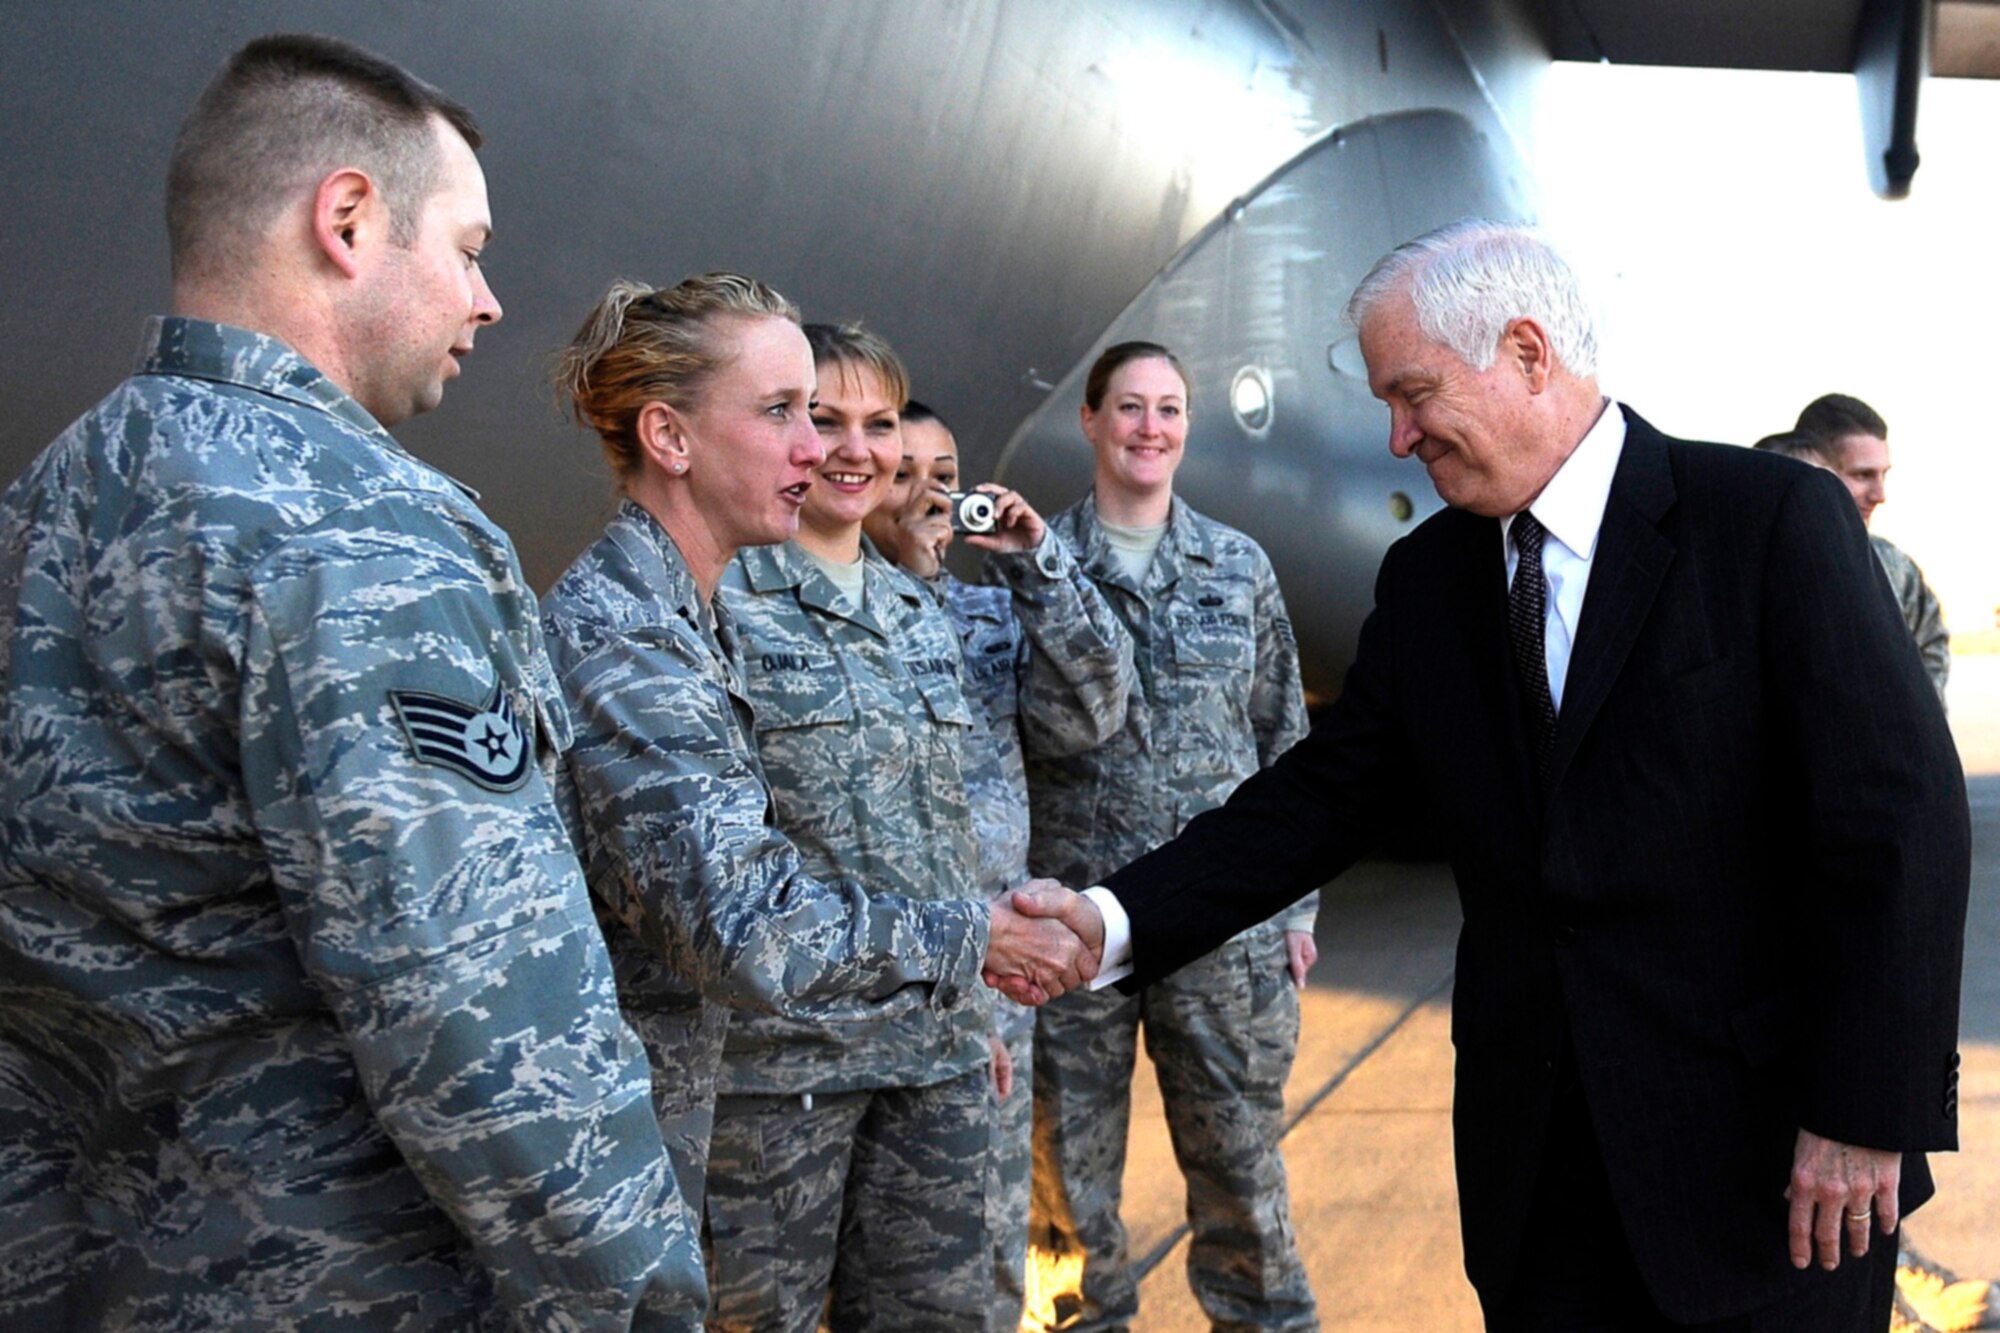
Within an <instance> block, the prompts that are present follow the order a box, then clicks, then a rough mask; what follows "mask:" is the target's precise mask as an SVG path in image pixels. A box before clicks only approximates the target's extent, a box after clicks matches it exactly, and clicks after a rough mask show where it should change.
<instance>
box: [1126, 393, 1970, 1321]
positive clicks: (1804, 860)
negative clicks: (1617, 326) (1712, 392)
mask: <svg viewBox="0 0 2000 1333" xmlns="http://www.w3.org/2000/svg"><path fill="white" fill-rule="evenodd" d="M1627 420H1628V432H1627V436H1626V441H1625V448H1624V453H1623V456H1622V457H1621V459H1620V461H1619V464H1618V470H1617V474H1616V477H1615V480H1614V482H1613V485H1612V489H1611V496H1610V501H1609V504H1608V505H1607V507H1606V511H1605V515H1604V524H1603V528H1602V530H1601V533H1600V535H1599V538H1598V547H1597V552H1596V555H1595V558H1594V561H1593V564H1592V567H1591V574H1590V584H1589V588H1588V591H1587V593H1586V597H1585V601H1584V608H1583V614H1582V618H1581V620H1580V622H1579V630H1578V637H1577V641H1576V645H1575V648H1574V651H1573V654H1572V657H1571V661H1570V665H1569V670H1568V675H1567V678H1566V687H1565V691H1564V696H1563V705H1562V711H1561V717H1560V719H1559V722H1558V726H1557V734H1556V741H1555V752H1554V759H1553V771H1552V774H1551V777H1550V781H1549V787H1548V791H1547V794H1546V797H1544V796H1543V794H1542V793H1541V792H1540V791H1539V790H1538V788H1537V784H1536V779H1535V776H1534V772H1533V767H1532V763H1531V760H1530V757H1529V749H1528V741H1527V731H1526V725H1525V722H1524V718H1523V710H1522V707H1521V704H1520V697H1519V693H1518V690H1517V687H1516V685H1515V683H1514V680H1513V669H1512V665H1511V661H1510V658H1509V654H1508V650H1507V647H1506V636H1505V624H1504V622H1505V598H1506V591H1505V586H1504V584H1505V578H1506V575H1505V561H1504V557H1503V555H1502V548H1501V540H1500V534H1499V525H1498V523H1497V522H1496V521H1495V520H1493V519H1490V518H1479V517H1477V516H1475V515H1472V514H1469V513H1465V512H1463V511H1457V510H1446V511H1444V512H1442V513H1440V514H1437V515H1435V516H1433V517H1432V518H1431V519H1429V520H1428V521H1426V522H1425V523H1424V524H1422V525H1421V526H1420V527H1419V528H1418V529H1417V530H1416V531H1414V532H1413V533H1411V534H1410V535H1409V536H1408V537H1406V538H1404V539H1403V540H1402V541H1399V542H1398V543H1396V545H1395V546H1393V547H1392V548H1390V550H1389V553H1388V555H1387V556H1386V557H1385V558H1384V560H1383V562H1382V569H1381V573H1380V575H1379V576H1378V579H1377V583H1376V593H1375V598H1376V601H1375V610H1374V612H1373V613H1372V614H1371V615H1370V616H1369V618H1368V621H1367V623H1366V625H1365V626H1364V628H1363V629H1362V632H1361V641H1360V646H1359V650H1358V652H1357V656H1356V660H1355V662H1354V665H1353V667H1352V668H1351V670H1350V671H1349V673H1348V676H1347V681H1346V685H1345V688H1344V690H1343V693H1342V695H1341V697H1340V700H1339V702H1338V703H1337V704H1336V705H1335V706H1334V708H1333V709H1332V710H1331V712H1330V713H1329V714H1328V715H1327V716H1326V717H1325V718H1324V719H1323V720H1322V721H1321V722H1320V723H1319V725H1318V726H1317V727H1316V728H1315V729H1314V730H1313V732H1312V733H1311V734H1310V735H1309V736H1308V737H1307V738H1306V739H1305V740H1304V741H1302V742H1300V743H1299V744H1298V745H1297V746H1295V747H1294V748H1293V749H1292V750H1291V751H1289V752H1288V753H1287V754H1286V755H1285V756H1284V757H1283V758H1282V759H1280V760H1279V761H1278V763H1277V764H1275V765H1274V766H1273V767H1271V768H1268V769H1266V770H1264V771H1263V772H1262V773H1260V774H1258V775H1257V776H1255V777H1253V778H1251V779H1250V780H1249V781H1247V782H1246V783H1244V784H1243V786H1242V787H1241V788H1240V789H1239V790H1238V791H1237V793H1236V795H1235V796H1234V797H1233V798H1232V799H1231V800H1230V801H1229V803H1228V804H1227V805H1226V806H1224V807H1223V808H1222V809H1220V810H1217V811H1214V812H1211V813H1210V814H1208V815H1204V816H1202V817H1201V818H1199V819H1197V820H1195V821H1194V822H1193V823H1192V824H1191V825H1190V826H1189V828H1188V829H1187V831H1186V832H1185V833H1184V834H1183V835H1182V836H1181V837H1180V838H1178V839H1176V840H1175V841H1174V842H1171V843H1169V844H1167V845H1166V846H1164V847H1162V848H1160V849H1159V850H1158V851H1156V852H1153V853H1152V854H1150V855H1148V856H1146V857H1143V858H1141V859H1140V860H1138V861H1136V862H1134V863H1133V864H1132V865H1130V866H1128V867H1126V868H1125V869H1123V870H1121V871H1119V872H1118V873H1117V874H1115V875H1113V876H1111V877H1110V878H1109V879H1107V880H1106V881H1105V884H1106V886H1107V887H1109V888H1110V889H1111V890H1112V891H1113V892H1114V893H1115V894H1116V895H1117V896H1118V898H1119V900H1120V902H1121V903H1123V904H1124V905H1125V906H1126V908H1127V910H1128V911H1129V912H1130V914H1131V917H1132V941H1133V950H1134V959H1135V962H1136V965H1137V968H1138V972H1137V974H1136V975H1135V977H1134V978H1133V979H1132V982H1131V983H1128V984H1143V983H1144V982H1146V981H1148V980H1151V979H1153V978H1155V977H1158V976H1160V975H1162V974H1164V973H1166V972H1169V971H1171V970H1173V969H1174V968H1176V967H1179V966H1180V965H1181V964H1182V963H1184V962H1186V961H1188V960H1189V959H1191V958H1194V957H1197V956H1199V955H1200V954H1202V953H1204V952H1206V951H1207V950H1209V949H1211V948H1213V947H1214V946H1215V945H1216V944H1218V943H1220V942H1221V941H1222V940H1224V939H1226V938H1228V937H1229V936H1230V935H1233V934H1234V933H1236V932H1237V931H1239V930H1241V929H1243V928H1244V927H1246V926H1248V925H1250V924H1251V923H1253V922H1255V921H1258V920H1261V919H1263V918H1264V917H1267V916H1269V915H1271V914H1272V913H1273V912H1275V911H1277V910H1278V909H1279V908H1281V907H1283V906H1284V905H1285V904H1286V903H1287V902H1290V901H1291V900H1292V899H1294V898H1296V897H1297V896H1298V895H1300V894H1302V893H1304V892H1306V891H1307V890H1309V889H1311V888H1313V887H1314V886H1316V885H1319V884H1321V883H1323V882H1325V881H1326V880H1328V879H1330V878H1331V877H1333V876H1334V875H1336V874H1337V873H1339V872H1340V871H1341V870H1342V869H1344V868H1345V867H1346V866H1348V865H1349V864H1350V863H1352V862H1353V861H1354V860H1355V859H1356V858H1357V857H1359V856H1360V855H1362V854H1363V853H1365V852H1367V851H1368V850H1369V849H1370V848H1371V846H1372V845H1373V843H1374V841H1375V839H1376V838H1377V837H1378V836H1379V835H1380V832H1381V830H1382V829H1383V828H1384V827H1385V826H1387V825H1389V824H1390V823H1391V822H1392V820H1391V814H1392V812H1407V811H1410V810H1413V809H1414V810H1415V811H1416V812H1417V813H1418V814H1419V816H1420V817H1421V818H1423V819H1426V820H1428V821H1430V822H1431V824H1432V827H1433V828H1434V830H1435V831H1436V833H1437V834H1438V835H1439V838H1440V840H1441V841H1442V842H1443V843H1444V844H1445V846H1446V847H1447V848H1448V853H1449V856H1450V859H1451V862H1452V867H1453V870H1454V872H1455V874H1456V877H1457V880H1458V888H1459V895H1460V900H1461V903H1462V905H1463V908H1464V913H1465V923H1464V927H1463V929H1462V931H1461V934H1460V938H1459V949H1458V970H1457V980H1456V989H1455V991H1454V994H1453V999H1452V1040H1453V1042H1454V1044H1455V1046H1456V1048H1457V1094H1456V1099H1455V1103H1454V1111H1453V1120H1454V1129H1455V1135H1456V1148H1457V1163H1458V1176H1459V1195H1460V1208H1461V1215H1462V1223H1463V1227H1464V1235H1465V1250H1466V1268H1467V1271H1468V1273H1469V1275H1470V1276H1471V1278H1472V1281H1473V1283H1474V1285H1475V1286H1477V1287H1478V1288H1479V1289H1480V1291H1481V1294H1482V1296H1483V1297H1485V1298H1487V1299H1488V1300H1491V1299H1493V1298H1495V1297H1496V1296H1497V1295H1498V1294H1499V1293H1500V1292H1502V1291H1503V1290H1504V1288H1505V1286H1506V1283H1507V1281H1508V1280H1509V1278H1510V1276H1511V1275H1512V1273H1513V1271H1514V1265H1515V1263H1516V1261H1517V1259H1518V1257H1519V1253H1520V1245H1521V1243H1522V1239H1523V1237H1522V1232H1523V1223H1524V1221H1525V1214H1526V1211H1527V1209H1528V1206H1529V1204H1530V1202H1531V1199H1532V1196H1533V1194H1534V1185H1535V1180H1536V1174H1537V1171H1538V1168H1539V1164H1540V1160H1541V1152H1542V1149H1543V1146H1544V1140H1545V1137H1546V1135H1545V1128H1546V1125H1547V1120H1548V1110H1549V1101H1550V1087H1551V1074H1552V1070H1553V1065H1554V1062H1555V1060H1556V1059H1557V1057H1558V1053H1559V1051H1560V1050H1561V1049H1562V1044H1563V1042H1564V1040H1565V1036H1564V1034H1565V1032H1566V1033H1567V1034H1568V1036H1567V1040H1568V1041H1569V1043H1570V1048H1569V1049H1570V1051H1571V1054H1572V1057H1573V1058H1574V1060H1575V1062H1576V1067H1577V1073H1578V1075H1579V1077H1580V1079H1581V1083H1582V1087H1583V1090H1584V1094H1585V1098H1586V1101H1587V1102H1588V1105H1589V1109H1590V1115H1591V1120H1592V1123H1593V1125H1594V1126H1595V1129H1596V1132H1597V1136H1598V1139H1599V1142H1600V1145H1601V1148H1602V1152H1603V1156H1604V1162H1605V1168H1606V1171H1607V1173H1608V1175H1609V1178H1610V1181H1611V1186H1612V1192H1613V1196H1614V1198H1615V1200H1616V1202H1617V1205H1618V1209H1619V1213H1620V1216H1621V1218H1622V1220H1623V1222H1624V1225H1625V1228H1626V1234H1627V1236H1628V1238H1629V1239H1630V1241H1631V1244H1632V1248H1633V1251H1634V1255H1635V1257H1636V1259H1637V1261H1638V1263H1639V1266H1640V1270H1641V1272H1642V1273H1643V1275H1644V1276H1645V1278H1646V1281H1647V1283H1648V1285H1649V1287H1650V1288H1651V1289H1652V1292H1653V1295H1654V1298H1655V1299H1656V1300H1657V1301H1658V1302H1659V1304H1660V1306H1661V1308H1662V1309H1663V1310H1664V1311H1665V1312H1666V1313H1667V1314H1668V1315H1670V1316H1673V1317H1675V1318H1678V1319H1683V1320H1696V1319H1717V1318H1723V1317H1726V1316H1728V1315H1731V1314H1734V1313H1737V1312H1740V1311H1742V1310H1746V1309H1750V1308H1754V1307H1755V1306H1757V1305H1759V1304H1763V1303H1766V1302H1769V1301H1771V1300H1774V1299H1778V1298H1779V1296H1780V1294H1781V1289H1782V1287H1783V1285H1784V1283H1785V1282H1786V1280H1787V1276H1788V1274H1789V1272H1790V1264H1789V1261H1788V1259H1787V1258H1786V1228H1785V1215H1786V1207H1787V1205H1786V1203H1785V1200H1784V1198H1783V1192H1784V1189H1785V1185H1786V1181H1787V1178H1788V1175H1789V1170H1790V1166H1791V1158H1792V1147H1793V1141H1794V1138H1795V1136H1796V1133H1797V1130H1798V1128H1799V1127H1800V1126H1801V1125H1803V1126H1804V1127H1805V1128H1808V1129H1810V1130H1812V1131H1814V1132H1815V1133H1818V1134H1823V1135H1826V1136H1828V1137H1830V1138H1833V1139H1838V1140H1840V1141H1843V1142H1847V1143H1855V1144H1862V1145H1867V1146H1871V1147H1880V1148H1895V1149H1902V1150H1905V1151H1908V1152H1911V1153H1913V1154H1920V1153H1921V1152H1922V1151H1924V1150H1927V1149H1944V1148H1951V1147H1954V1146H1956V1092H1955V1086H1956V1076H1955V1073H1954V1072H1953V1070H1954V1068H1955V1065H1956V1058H1955V1054H1954V1046H1955V1045H1956V1040H1957V1023H1958V991H1959V966H1960V954H1961V951H1962V944H1963V932H1964V919H1965V898H1966V888H1967V882H1968V878H1969V875H1970V835H1969V830H1968V819H1967V813H1966V803H1965V786H1964V779H1963V775H1962V771H1961V769H1960V767H1959V763H1958V757H1957V753H1956V751H1955V749H1954V748H1953V745H1952V741H1951V737H1950V733H1949V731H1948V730H1947V729H1946V726H1945V721H1944V716H1943V712H1942V710H1941V709H1940V707H1939V705H1938V700H1937V697H1936V695H1935V694H1934V693H1933V692H1932V690H1931V687H1930V685H1929V683H1928V681H1927V680H1926V679H1925V676H1924V671H1923V667H1922V664H1921V663H1920V662H1919V661H1918V659H1917V654H1916V651H1915V649H1914V648H1913V647H1912V645H1911V642H1910V636H1909V634H1908V632H1907V631H1906V630H1905V629H1904V628H1903V623H1902V620H1901V617H1900V615H1899V613H1898V611H1897V608H1896V606H1895V604H1894V601H1893V599H1892V598H1891V596H1890V594H1889V591H1888V587H1887V584H1886V583H1885V582H1884V580H1883V577H1882V574H1881V572H1880V570H1879V569H1878V567H1877V565H1876V563H1875V560H1874V557H1873V556H1872V555H1871V554H1870V552H1869V548H1868V542H1867V539H1866V535H1865V532H1864V530H1863V528H1862V526H1861V524H1860V521H1859V518H1858V516H1857V515H1856V513H1855V511H1854V506H1853V504H1852V503H1850V501H1849V499H1848V497H1847V495H1846V493H1845V492H1844V490H1843V489H1842V487H1841V485H1840V483H1839V482H1838V481H1837V480H1836V479H1835V478H1834V477H1833V476H1832V475H1831V474H1830V473H1827V472H1823V471H1820V470H1818V469H1813V468H1808V467H1805V466H1801V465H1799V464H1796V463H1794V462H1792V461H1790V460H1786V459H1780V458H1774V457H1771V456H1770V455H1768V454H1761V453H1754V452H1752V451H1751V450H1747V449H1739V448H1730V447H1724V446H1719V445H1707V444H1690V443H1686V442H1684V441H1678V440H1671V439H1668V438H1667V437H1665V436H1663V435H1661V434H1660V433H1659V432H1657V431H1655V430H1654V429H1652V428H1651V427H1650V426H1648V425H1647V424H1646V423H1645V422H1644V421H1642V420H1640V419H1639V418H1638V417H1637V416H1635V415H1632V414H1630V413H1627ZM1905 1186H1906V1187H1905V1191H1904V1193H1905V1198H1906V1200H1907V1201H1908V1203H1910V1204H1911V1205H1914V1204H1915V1203H1917V1202H1921V1201H1922V1199H1923V1198H1925V1197H1928V1193H1929V1188H1930V1184H1929V1175H1928V1172H1927V1171H1926V1170H1925V1167H1924V1163H1923V1160H1922V1158H1921V1156H1913V1157H1912V1158H1910V1159H1909V1164H1908V1166H1907V1167H1906V1182H1905Z"/></svg>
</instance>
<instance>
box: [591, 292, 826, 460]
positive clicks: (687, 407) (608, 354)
mask: <svg viewBox="0 0 2000 1333" xmlns="http://www.w3.org/2000/svg"><path fill="white" fill-rule="evenodd" d="M731 316H742V317H746V318H758V317H766V316H768V317H772V318H777V319H789V320H791V321H792V322H793V323H794V324H796V323H798V319H799V311H798V307H797V306H795V305H793V304H792V303H791V302H790V301H787V300H786V299H785V298H784V297H782V296H780V295H778V293H776V292H774V291H772V290H771V289H770V288H769V287H766V286H765V285H764V284H763V283H761V282H759V281H757V280H756V279H755V278H746V277H744V276H743V275H742V274H740V273H703V274H701V275H700V276H698V277H693V278H687V279H685V280H683V281H682V282H681V283H680V284H679V285H678V286H674V287H666V288H658V289H656V288H652V287H648V286H646V285H645V284H643V283H637V282H630V281H627V280H626V279H624V278H620V279H618V280H617V281H615V282H613V283H612V284H611V288H610V290H608V291H607V292H605V293H604V295H603V297H601V298H600V299H599V300H598V302H597V304H596V305H595V306H594V307H592V308H591V311H590V314H589V315H588V316H587V317H586V318H585V319H584V321H583V327H582V328H580V329H578V330H577V333H576V337H574V338H572V339H571V340H570V344H569V346H568V347H566V348H564V349H563V350H562V352H561V353H560V354H559V355H558V356H557V358H556V368H555V385H556V392H557V393H558V394H559V395H561V396H562V397H564V398H566V399H567V400H568V401H569V410H570V415H571V416H572V417H574V418H575V420H576V421H577V423H578V424H579V425H584V426H588V427H590V428H591V429H592V430H594V431H596V432H597V437H598V439H599V440H600V441H601V442H602V443H603V445H604V456H605V457H606V458H608V459H610V460H611V469H612V471H613V472H615V473H617V474H618V476H619V478H620V479H621V480H622V479H624V478H626V477H630V476H631V475H632V474H633V473H635V472H637V471H638V470H639V461H640V451H639V437H638V424H639V412H640V409H642V408H644V407H645V406H646V404H647V403H666V404H668V405H670V406H672V407H675V408H678V409H680V410H681V411H683V412H686V411H691V410H693V408H694V406H695V404H696V402H697V401H699V399H700V398H701V394H702V390H703V389H705V388H706V387H707V386H708V382H709V380H711V379H712V378H714V376H715V374H716V372H717V371H719V370H721V369H722V368H723V367H724V366H725V365H727V364H728V362H729V359H730V357H731V356H732V355H733V354H734V349H733V348H732V347H731V346H730V344H729V342H728V340H727V339H726V338H724V337H722V336H719V335H721V334H723V333H724V332H726V330H724V329H723V328H721V327H720V326H721V324H722V322H723V321H724V320H725V319H728V318H729V317H731Z"/></svg>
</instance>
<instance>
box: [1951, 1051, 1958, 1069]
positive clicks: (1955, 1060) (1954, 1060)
mask: <svg viewBox="0 0 2000 1333" xmlns="http://www.w3.org/2000/svg"><path fill="white" fill-rule="evenodd" d="M1958 1061H1959V1054H1958V1052H1957V1051H1953V1052H1952V1053H1951V1067H1952V1068H1953V1069H1956V1068H1958Z"/></svg>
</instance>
